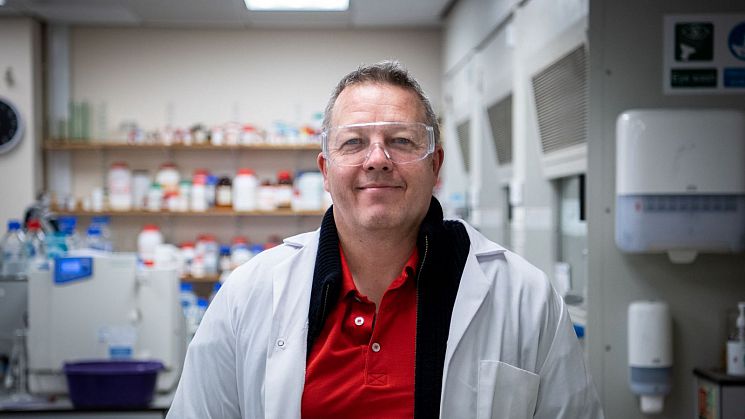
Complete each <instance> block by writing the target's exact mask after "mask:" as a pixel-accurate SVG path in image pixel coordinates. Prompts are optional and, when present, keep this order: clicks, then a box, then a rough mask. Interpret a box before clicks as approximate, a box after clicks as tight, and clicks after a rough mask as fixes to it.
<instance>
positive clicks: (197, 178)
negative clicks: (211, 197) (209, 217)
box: [190, 170, 207, 212]
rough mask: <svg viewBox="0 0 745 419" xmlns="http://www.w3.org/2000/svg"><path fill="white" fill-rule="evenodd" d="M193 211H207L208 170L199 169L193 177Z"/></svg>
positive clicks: (191, 204)
mask: <svg viewBox="0 0 745 419" xmlns="http://www.w3.org/2000/svg"><path fill="white" fill-rule="evenodd" d="M190 209H191V210H192V211H198V212H203V211H207V172H206V171H205V170H198V171H196V172H195V173H194V176H193V177H192V185H191V203H190Z"/></svg>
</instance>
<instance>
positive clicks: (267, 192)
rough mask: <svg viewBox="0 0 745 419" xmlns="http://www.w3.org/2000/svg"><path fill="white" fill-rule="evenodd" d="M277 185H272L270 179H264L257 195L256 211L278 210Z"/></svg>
mask: <svg viewBox="0 0 745 419" xmlns="http://www.w3.org/2000/svg"><path fill="white" fill-rule="evenodd" d="M276 189H277V187H276V185H272V182H271V181H270V180H269V179H264V180H263V181H262V182H261V185H260V186H259V189H258V192H257V195H256V209H258V210H259V211H274V210H276V209H277V200H276V197H275V195H276V194H275V190H276Z"/></svg>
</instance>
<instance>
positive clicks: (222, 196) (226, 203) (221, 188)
mask: <svg viewBox="0 0 745 419" xmlns="http://www.w3.org/2000/svg"><path fill="white" fill-rule="evenodd" d="M215 206H217V207H223V208H229V207H232V206H233V181H231V180H230V178H229V177H227V176H223V177H221V178H220V180H219V181H218V182H217V187H216V190H215Z"/></svg>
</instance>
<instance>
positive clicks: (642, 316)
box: [628, 301, 673, 414]
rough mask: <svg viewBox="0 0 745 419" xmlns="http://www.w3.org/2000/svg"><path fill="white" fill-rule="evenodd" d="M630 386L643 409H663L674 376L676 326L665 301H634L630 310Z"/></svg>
mask: <svg viewBox="0 0 745 419" xmlns="http://www.w3.org/2000/svg"><path fill="white" fill-rule="evenodd" d="M628 324H629V331H628V334H629V336H628V343H629V369H630V371H629V386H630V387H631V392H632V393H634V394H636V395H637V396H639V404H640V408H641V411H642V412H643V413H648V414H650V413H662V409H663V407H664V403H665V399H664V397H665V395H667V394H668V393H670V390H671V388H672V378H673V368H672V367H673V327H672V319H671V318H670V309H669V308H668V306H667V304H666V303H664V302H661V301H634V302H632V303H631V304H630V305H629V313H628Z"/></svg>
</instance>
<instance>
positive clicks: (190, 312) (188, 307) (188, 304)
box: [180, 282, 199, 338]
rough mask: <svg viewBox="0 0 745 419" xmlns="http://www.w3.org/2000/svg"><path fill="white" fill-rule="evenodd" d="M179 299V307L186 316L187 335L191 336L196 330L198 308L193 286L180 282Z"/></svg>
mask: <svg viewBox="0 0 745 419" xmlns="http://www.w3.org/2000/svg"><path fill="white" fill-rule="evenodd" d="M180 299H181V308H182V309H183V311H184V317H185V318H186V331H187V335H188V336H189V338H191V337H192V336H194V332H196V330H197V326H198V323H197V313H198V310H199V308H198V307H197V295H196V294H195V293H194V287H193V286H192V285H191V283H189V282H182V283H181V291H180Z"/></svg>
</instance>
